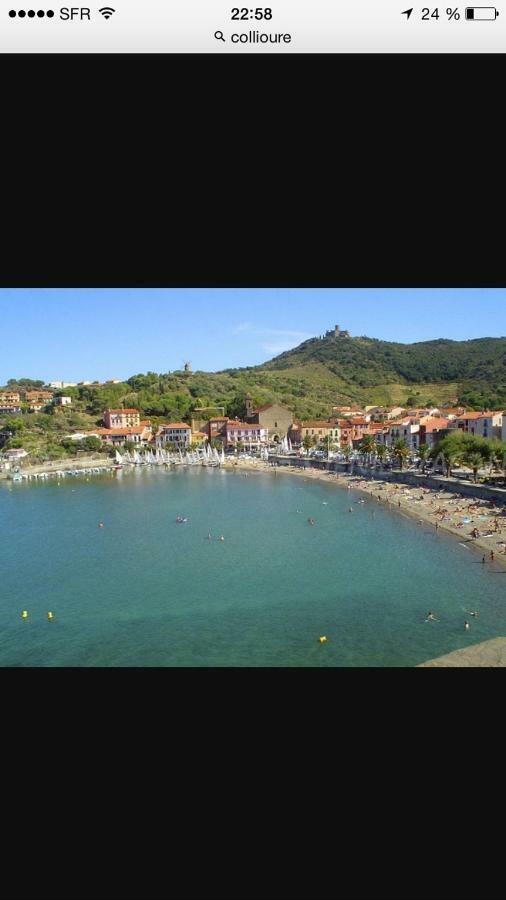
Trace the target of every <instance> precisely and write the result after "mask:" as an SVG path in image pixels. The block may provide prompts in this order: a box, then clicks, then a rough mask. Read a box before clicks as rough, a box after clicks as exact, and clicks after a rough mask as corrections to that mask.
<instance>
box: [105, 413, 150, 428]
mask: <svg viewBox="0 0 506 900" xmlns="http://www.w3.org/2000/svg"><path fill="white" fill-rule="evenodd" d="M140 424H141V415H140V412H139V410H138V409H106V410H105V411H104V425H105V427H106V428H138V427H139V425H140Z"/></svg>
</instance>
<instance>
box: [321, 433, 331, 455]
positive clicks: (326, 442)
mask: <svg viewBox="0 0 506 900" xmlns="http://www.w3.org/2000/svg"><path fill="white" fill-rule="evenodd" d="M323 446H324V447H325V449H326V451H327V459H330V448H331V447H333V446H334V439H333V438H331V436H330V434H327V435H326V437H324V438H323Z"/></svg>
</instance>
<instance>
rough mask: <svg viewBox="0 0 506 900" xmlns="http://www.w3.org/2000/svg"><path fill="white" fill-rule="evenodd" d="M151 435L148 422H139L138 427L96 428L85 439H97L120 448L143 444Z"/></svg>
mask: <svg viewBox="0 0 506 900" xmlns="http://www.w3.org/2000/svg"><path fill="white" fill-rule="evenodd" d="M151 434H152V428H151V423H150V422H149V421H145V422H140V423H139V425H127V426H123V427H121V428H96V429H95V431H91V432H88V434H87V435H86V437H98V438H100V440H101V441H102V443H104V444H110V445H111V446H113V447H121V446H123V444H126V443H128V442H130V443H132V444H145V443H146V442H147V441H149V439H150V437H151Z"/></svg>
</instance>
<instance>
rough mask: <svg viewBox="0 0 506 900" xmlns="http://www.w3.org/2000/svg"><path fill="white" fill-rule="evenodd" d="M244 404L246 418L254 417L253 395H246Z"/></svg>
mask: <svg viewBox="0 0 506 900" xmlns="http://www.w3.org/2000/svg"><path fill="white" fill-rule="evenodd" d="M244 402H245V404H246V418H248V416H252V415H253V400H252V397H251V394H246V397H245V398H244Z"/></svg>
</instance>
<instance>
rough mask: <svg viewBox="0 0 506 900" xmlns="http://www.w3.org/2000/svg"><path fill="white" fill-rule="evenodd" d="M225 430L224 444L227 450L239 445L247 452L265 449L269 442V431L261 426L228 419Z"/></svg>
mask: <svg viewBox="0 0 506 900" xmlns="http://www.w3.org/2000/svg"><path fill="white" fill-rule="evenodd" d="M226 429H227V439H226V443H227V447H228V448H229V449H233V448H235V447H236V446H237V444H239V443H240V444H242V445H243V447H244V448H245V449H247V450H254V449H255V450H256V449H259V448H260V447H265V446H266V444H267V443H268V441H269V429H268V428H264V427H263V426H262V425H258V424H256V425H252V424H250V423H249V422H238V421H236V420H232V419H229V420H228V422H227V426H226Z"/></svg>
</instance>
